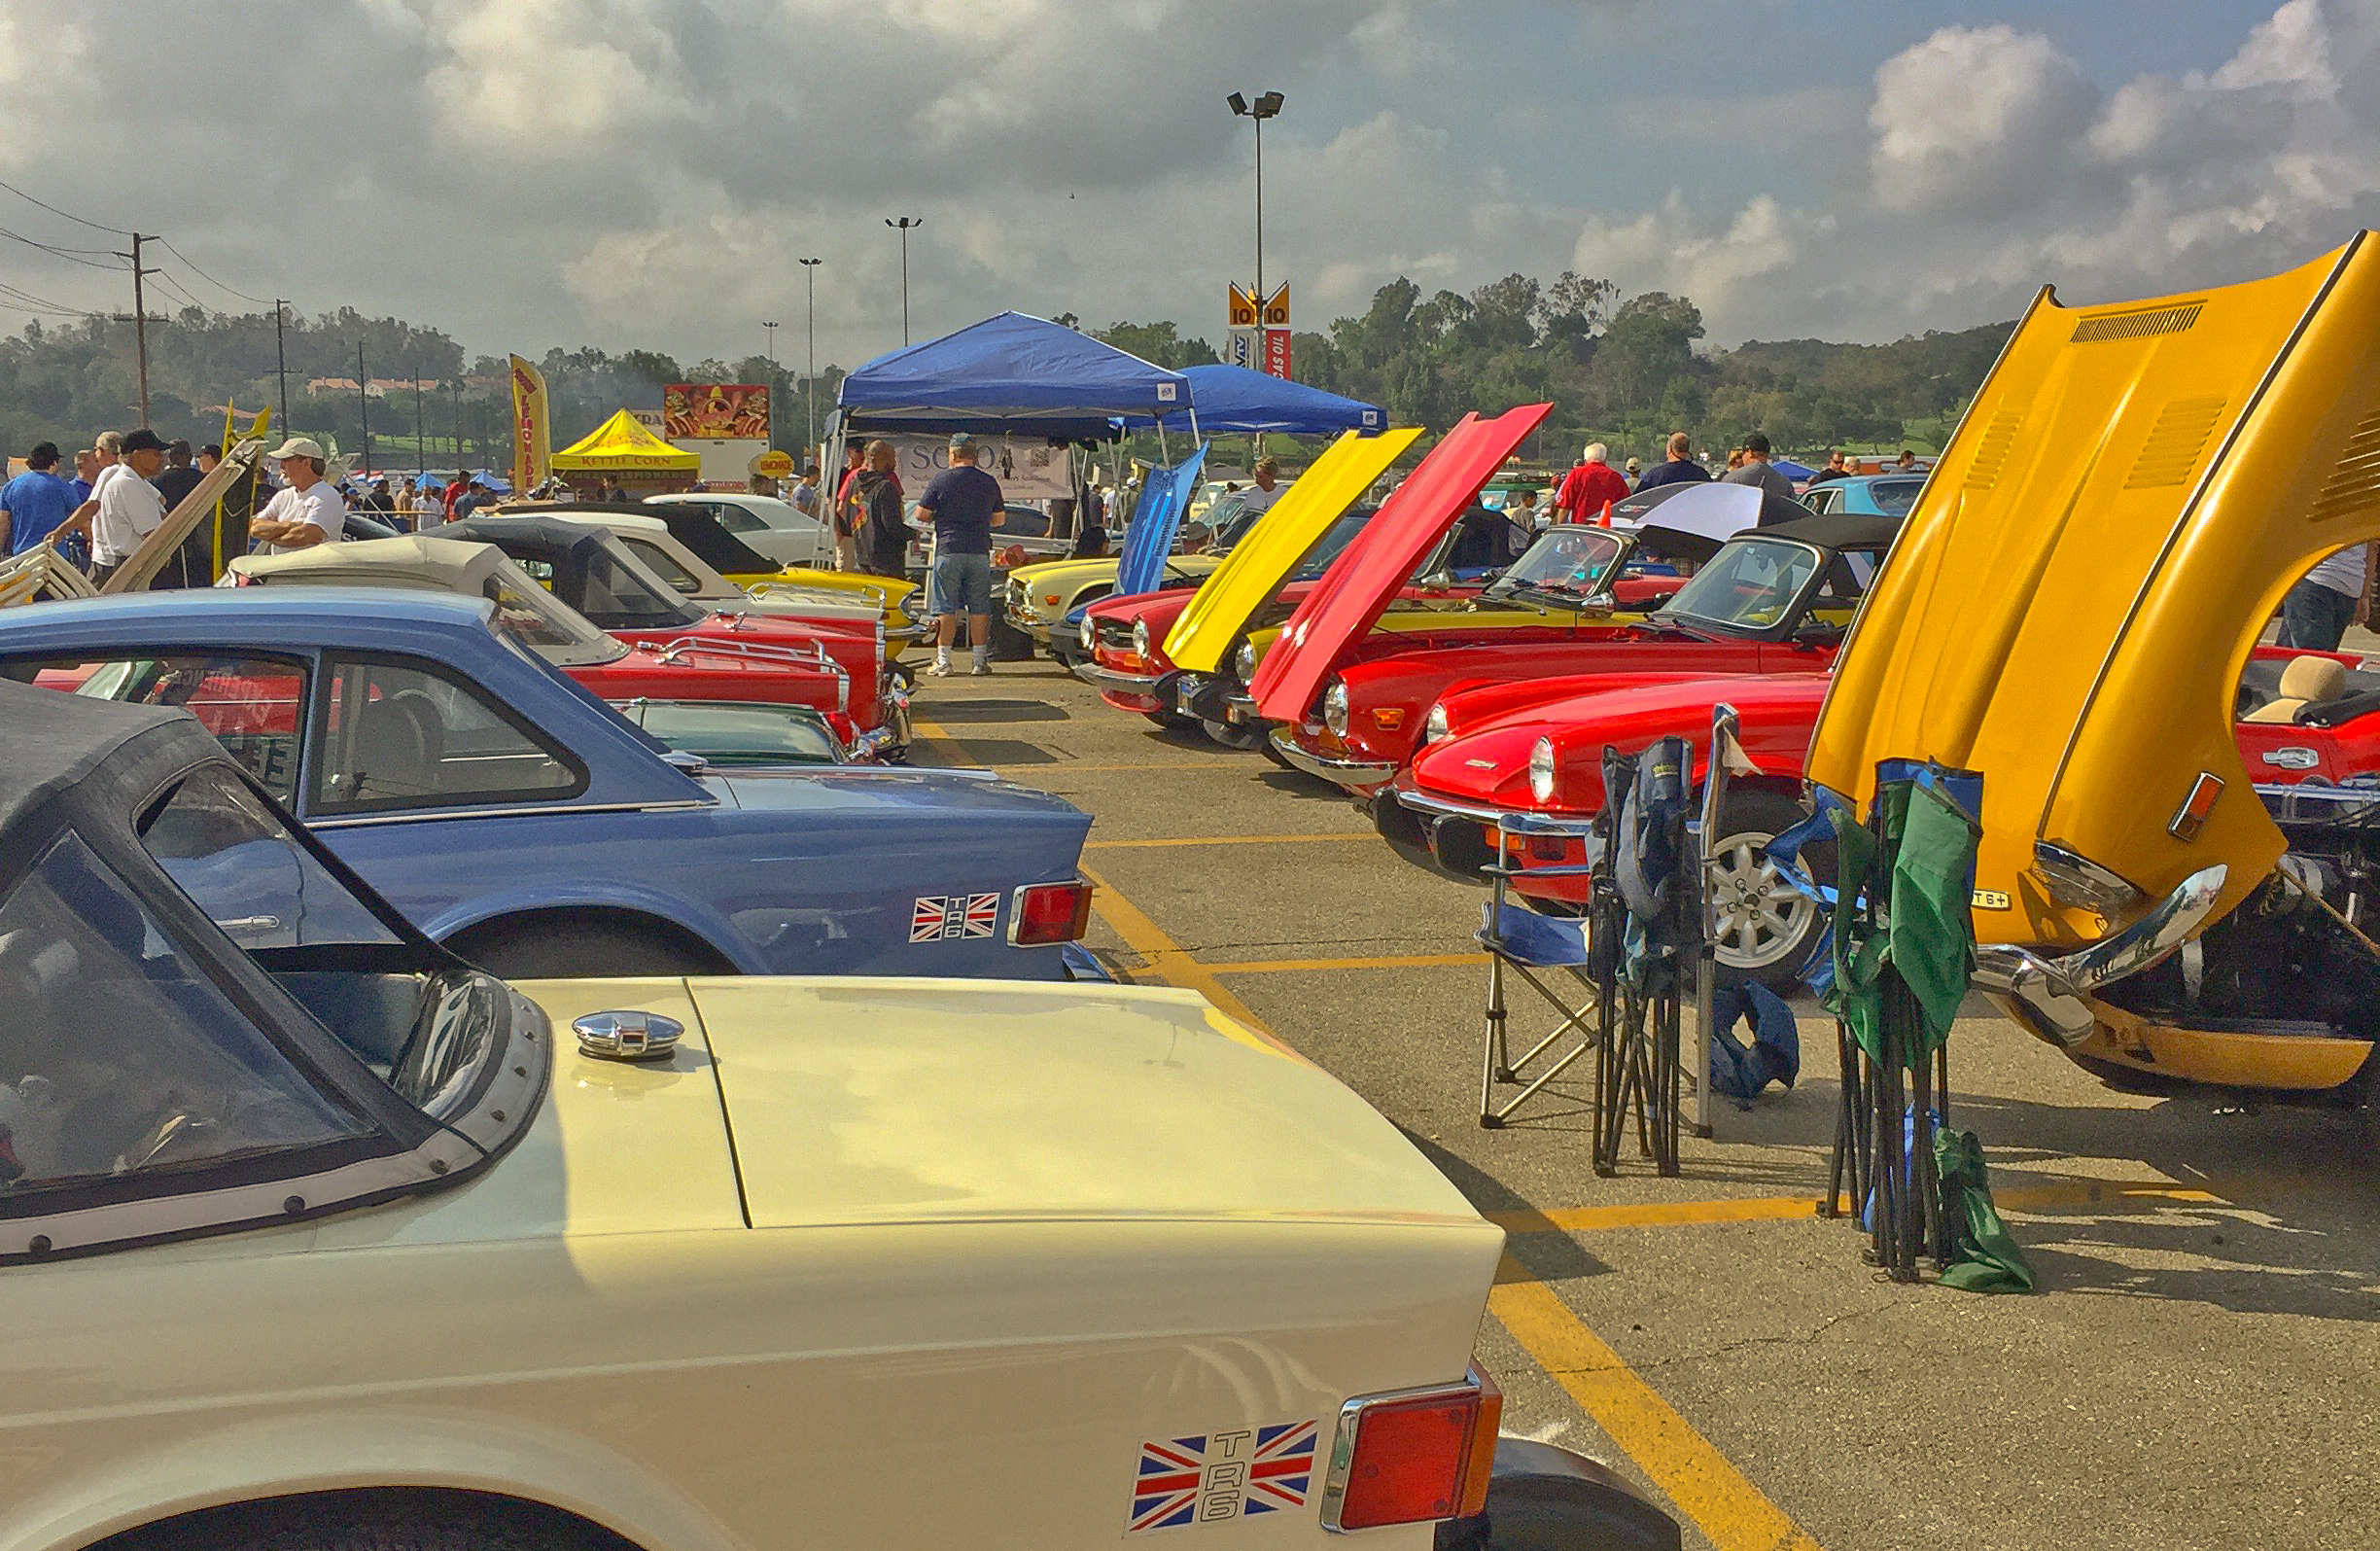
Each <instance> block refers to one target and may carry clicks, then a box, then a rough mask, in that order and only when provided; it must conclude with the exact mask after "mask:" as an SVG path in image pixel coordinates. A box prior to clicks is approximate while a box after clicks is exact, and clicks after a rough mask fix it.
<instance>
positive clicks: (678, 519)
mask: <svg viewBox="0 0 2380 1551" xmlns="http://www.w3.org/2000/svg"><path fill="white" fill-rule="evenodd" d="M543 511H609V512H617V513H622V514H625V515H628V516H634V517H656V518H658V519H659V520H660V521H661V522H662V523H663V524H664V525H665V526H667V527H668V529H669V531H670V537H671V538H673V539H676V540H677V541H678V542H679V543H680V544H682V545H684V546H686V547H687V548H688V549H691V550H692V551H694V554H695V557H696V558H698V559H699V560H701V561H702V563H703V564H704V565H707V566H709V567H710V568H711V569H712V570H714V571H717V573H719V575H721V576H751V575H754V574H759V575H767V574H769V573H772V572H774V571H776V570H777V569H778V566H777V562H775V561H774V560H771V559H769V558H767V557H766V556H765V555H763V554H761V553H760V551H758V550H757V549H754V548H753V547H752V546H750V545H748V544H746V543H745V542H744V541H743V540H741V539H739V538H737V537H736V536H735V535H734V534H732V533H729V532H728V531H727V528H726V525H725V524H723V523H721V522H720V521H719V519H718V518H717V517H716V516H713V515H712V514H711V512H710V511H709V509H708V508H706V507H703V506H700V505H696V504H693V503H690V502H685V501H556V502H553V503H551V504H548V505H536V506H505V507H501V508H499V509H498V514H499V515H502V516H535V515H536V514H538V513H539V512H543ZM432 531H433V532H438V531H442V530H438V529H433V530H432Z"/></svg>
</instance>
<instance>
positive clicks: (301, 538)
mask: <svg viewBox="0 0 2380 1551" xmlns="http://www.w3.org/2000/svg"><path fill="white" fill-rule="evenodd" d="M272 456H273V457H274V458H275V459H276V460H277V461H278V462H279V463H280V465H281V477H282V478H283V479H285V480H286V481H288V483H287V485H286V487H285V488H284V489H282V490H281V491H280V492H279V493H278V494H276V495H275V496H274V497H273V498H272V499H271V500H270V501H267V502H265V503H264V510H263V511H260V512H258V513H257V515H256V520H255V521H253V522H251V523H249V524H248V536H249V537H250V538H252V539H255V540H257V541H258V542H259V543H261V544H262V545H263V546H264V552H265V553H267V554H287V553H289V552H290V551H292V550H293V549H311V548H313V547H314V546H316V545H318V544H337V543H339V542H340V541H342V540H344V539H345V538H346V537H347V503H346V501H345V500H344V499H342V498H341V497H340V495H339V493H338V487H337V486H335V485H333V483H332V482H331V481H330V480H328V479H326V478H324V477H323V465H324V463H325V461H326V460H325V458H324V456H323V449H322V443H321V442H319V441H315V440H314V439H313V438H311V437H292V438H290V439H289V440H288V441H284V442H282V443H281V445H280V446H279V447H278V448H277V449H276V450H275V451H274V452H273V454H272Z"/></svg>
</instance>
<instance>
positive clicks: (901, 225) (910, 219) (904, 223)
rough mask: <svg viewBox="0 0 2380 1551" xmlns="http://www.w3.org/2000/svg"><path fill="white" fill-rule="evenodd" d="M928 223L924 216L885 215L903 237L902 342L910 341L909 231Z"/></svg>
mask: <svg viewBox="0 0 2380 1551" xmlns="http://www.w3.org/2000/svg"><path fill="white" fill-rule="evenodd" d="M925 224H926V218H925V217H924V216H903V217H901V218H900V219H899V220H898V221H895V220H893V219H892V217H891V216H887V217H885V225H886V226H888V227H897V228H898V229H900V237H901V343H902V345H904V346H906V345H907V344H908V343H909V233H910V231H911V229H914V228H917V227H922V226H924V225H925Z"/></svg>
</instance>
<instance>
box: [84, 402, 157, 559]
mask: <svg viewBox="0 0 2380 1551" xmlns="http://www.w3.org/2000/svg"><path fill="white" fill-rule="evenodd" d="M118 455H119V457H120V458H121V460H122V461H121V462H120V463H119V464H118V465H117V466H116V467H115V468H113V469H108V470H103V471H101V473H100V476H99V478H98V481H97V482H96V484H94V485H93V487H92V499H93V500H95V501H97V502H98V504H99V510H98V511H97V512H96V513H95V514H94V515H93V516H92V518H91V580H92V581H94V582H99V583H100V584H101V585H103V586H104V585H105V584H106V583H107V581H108V579H109V578H110V577H113V576H114V575H115V574H116V572H117V570H118V568H120V567H121V566H123V563H124V562H125V561H126V560H129V559H131V558H132V551H133V550H135V549H137V548H139V547H140V546H141V541H142V540H143V539H146V538H148V537H149V535H151V534H153V533H155V532H157V524H158V523H160V522H163V521H164V520H165V498H164V497H162V496H160V495H158V494H157V486H156V485H154V484H151V483H150V482H149V481H150V480H152V479H154V478H156V477H157V474H158V473H159V471H161V470H162V469H163V468H164V467H165V439H164V438H163V437H160V436H158V435H157V433H156V432H154V431H152V430H150V429H149V428H148V427H147V426H143V427H141V428H140V429H139V430H138V431H132V432H127V433H126V434H125V436H124V439H123V446H122V447H121V448H120V449H119V453H118Z"/></svg>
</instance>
